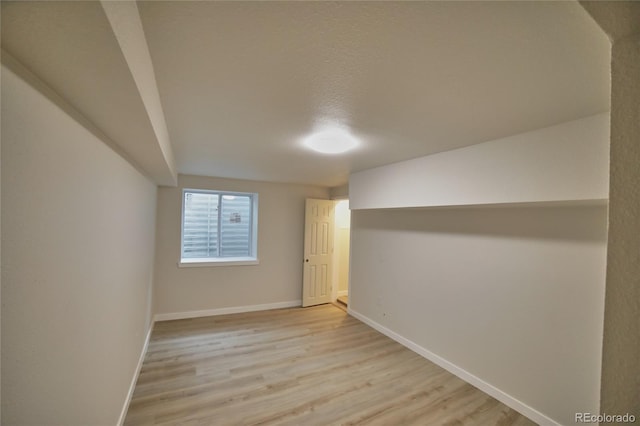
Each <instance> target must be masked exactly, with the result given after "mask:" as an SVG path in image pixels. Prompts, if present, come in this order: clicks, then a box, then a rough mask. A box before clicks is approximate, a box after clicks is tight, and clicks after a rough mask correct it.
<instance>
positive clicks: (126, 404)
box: [118, 320, 155, 426]
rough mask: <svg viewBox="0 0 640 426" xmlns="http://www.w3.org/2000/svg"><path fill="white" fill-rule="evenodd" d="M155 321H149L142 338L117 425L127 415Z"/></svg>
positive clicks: (120, 423) (120, 424)
mask: <svg viewBox="0 0 640 426" xmlns="http://www.w3.org/2000/svg"><path fill="white" fill-rule="evenodd" d="M154 322H155V321H153V320H152V321H151V324H150V325H149V330H148V331H147V337H146V338H145V340H144V345H143V346H142V351H141V352H140V357H139V358H138V365H137V366H136V370H135V373H134V374H133V379H131V384H130V385H129V392H128V393H127V399H126V400H125V401H124V406H123V407H122V411H121V412H120V418H119V419H118V426H122V424H123V423H124V419H125V417H126V416H127V411H128V410H129V404H130V403H131V397H133V391H134V389H135V388H136V382H137V381H138V376H139V375H140V369H141V368H142V363H143V362H144V357H145V355H146V354H147V348H148V347H149V340H150V339H151V332H152V331H153V323H154Z"/></svg>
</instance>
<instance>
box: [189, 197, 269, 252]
mask: <svg viewBox="0 0 640 426" xmlns="http://www.w3.org/2000/svg"><path fill="white" fill-rule="evenodd" d="M256 198H257V194H246V193H230V192H219V191H199V190H184V191H183V212H182V260H183V261H184V260H189V259H191V260H200V261H207V260H213V261H215V260H217V259H233V258H240V259H246V258H255V247H256V241H255V235H254V234H255V228H256V226H255V224H256V221H255V215H256V213H257V212H256V211H254V210H255V205H256V203H255V201H256Z"/></svg>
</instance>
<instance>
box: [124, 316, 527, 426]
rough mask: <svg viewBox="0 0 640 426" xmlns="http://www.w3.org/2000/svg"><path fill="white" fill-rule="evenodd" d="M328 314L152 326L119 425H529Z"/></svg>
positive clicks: (362, 327) (365, 329)
mask: <svg viewBox="0 0 640 426" xmlns="http://www.w3.org/2000/svg"><path fill="white" fill-rule="evenodd" d="M533 424H534V423H532V422H531V421H530V420H528V419H526V418H525V417H523V416H521V415H520V414H518V413H517V412H515V411H514V410H511V409H510V408H508V407H506V406H505V405H503V404H501V403H500V402H498V401H496V400H495V399H493V398H491V397H490V396H488V395H486V394H485V393H483V392H481V391H480V390H478V389H476V388H474V387H473V386H471V385H469V384H467V383H465V382H464V381H462V380H460V379H458V378H457V377H455V376H453V375H451V374H450V373H448V372H446V371H445V370H443V369H441V368H440V367H438V366H436V365H435V364H433V363H431V362H430V361H427V360H426V359H424V358H422V357H421V356H419V355H417V354H415V353H414V352H412V351H410V350H409V349H406V348H405V347H403V346H401V345H400V344H398V343H396V342H394V341H393V340H391V339H389V338H388V337H386V336H384V335H382V334H380V333H378V332H377V331H375V330H373V329H372V328H370V327H369V326H367V325H366V324H364V323H362V322H360V321H358V320H357V319H355V318H353V317H350V316H348V315H347V314H346V313H345V312H344V311H342V310H340V309H338V308H336V307H335V306H332V305H323V306H317V307H313V308H293V309H280V310H273V311H262V312H252V313H245V314H234V315H224V316H217V317H206V318H196V319H186V320H176V321H165V322H159V323H156V324H155V327H154V330H153V333H152V336H151V341H150V343H149V348H148V352H147V354H146V357H145V360H144V364H143V366H142V370H141V373H140V377H139V378H138V382H137V384H136V388H135V391H134V395H133V399H132V401H131V405H130V406H129V411H128V413H127V417H126V419H125V425H130V426H131V425H183V426H193V425H296V426H301V425H302V426H304V425H309V426H311V425H504V426H506V425H533Z"/></svg>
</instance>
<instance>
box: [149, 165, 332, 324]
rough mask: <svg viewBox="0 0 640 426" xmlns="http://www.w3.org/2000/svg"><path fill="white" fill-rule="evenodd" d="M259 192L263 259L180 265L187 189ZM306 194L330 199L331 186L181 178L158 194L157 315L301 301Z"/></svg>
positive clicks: (259, 235) (260, 257)
mask: <svg viewBox="0 0 640 426" xmlns="http://www.w3.org/2000/svg"><path fill="white" fill-rule="evenodd" d="M183 188H195V189H212V190H224V191H238V192H257V193H258V194H259V207H258V257H259V260H260V263H259V264H258V265H251V266H212V267H192V268H179V267H178V262H179V261H180V221H181V208H182V201H181V197H182V189H183ZM306 198H323V199H327V198H329V190H328V188H321V187H315V186H303V185H292V184H280V183H267V182H255V181H243V180H233V179H218V178H210V177H199V176H184V175H180V176H178V187H177V188H168V187H161V188H160V189H159V192H158V211H157V233H156V262H155V277H156V279H155V287H154V289H155V292H154V310H155V313H156V314H160V315H165V314H174V313H188V312H193V311H208V310H213V309H222V308H236V307H243V306H252V305H263V304H274V303H283V302H295V301H300V300H301V298H302V259H303V238H304V206H305V199H306Z"/></svg>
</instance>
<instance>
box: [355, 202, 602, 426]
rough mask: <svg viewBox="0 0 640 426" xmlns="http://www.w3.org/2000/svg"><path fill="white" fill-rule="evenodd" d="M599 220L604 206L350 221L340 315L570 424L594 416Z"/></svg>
mask: <svg viewBox="0 0 640 426" xmlns="http://www.w3.org/2000/svg"><path fill="white" fill-rule="evenodd" d="M606 220H607V209H606V206H605V205H596V206H589V207H586V206H564V207H559V206H555V207H549V206H547V207H542V206H539V207H494V208H450V209H444V208H443V209H429V210H414V209H398V210H356V211H353V212H352V228H351V233H352V237H351V244H352V250H351V262H352V263H351V288H350V295H349V304H350V308H351V309H352V310H354V311H355V312H356V313H358V314H360V315H363V316H365V317H367V318H369V319H370V320H373V321H375V322H377V323H378V324H380V325H382V326H384V327H387V328H388V329H390V330H391V331H393V332H395V333H397V334H399V335H400V336H402V337H404V338H406V339H409V340H410V341H412V342H414V343H415V344H417V345H418V346H420V347H422V348H424V349H426V350H428V351H431V352H432V353H434V354H436V355H437V356H439V357H442V358H444V359H445V360H446V361H448V362H450V363H453V364H454V365H455V366H457V367H458V368H461V369H463V370H466V372H468V373H470V374H472V375H474V376H476V377H477V378H479V379H480V380H482V381H484V382H486V383H488V384H490V385H492V386H494V387H495V388H497V389H499V390H500V391H501V392H503V393H505V394H507V395H508V396H509V397H510V398H513V399H515V400H519V401H520V402H522V403H523V404H525V405H528V406H530V407H531V408H533V409H534V410H537V411H538V412H540V413H542V414H543V415H544V416H546V417H548V418H551V419H553V420H555V421H557V422H560V423H561V424H570V423H573V416H574V413H575V412H585V411H586V412H591V413H598V406H599V404H598V401H599V385H600V365H601V348H602V346H601V345H602V329H603V315H604V314H603V306H604V279H605V267H606V261H605V259H606V238H607V236H606V232H607V225H606ZM541 419H544V417H538V418H536V419H535V420H538V421H539V422H540V421H541ZM542 424H549V422H548V421H542Z"/></svg>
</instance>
